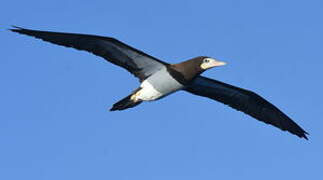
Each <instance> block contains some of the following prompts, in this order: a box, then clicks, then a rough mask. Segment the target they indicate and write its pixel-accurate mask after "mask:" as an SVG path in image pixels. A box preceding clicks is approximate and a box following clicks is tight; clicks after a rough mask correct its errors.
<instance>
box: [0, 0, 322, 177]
mask: <svg viewBox="0 0 323 180" xmlns="http://www.w3.org/2000/svg"><path fill="white" fill-rule="evenodd" d="M322 17H323V1H319V0H317V1H316V0H309V1H301V0H296V1H295V0H285V1H279V0H267V1H264V0H253V1H251V0H249V1H248V0H247V1H244V0H225V1H224V0H223V1H218V0H217V1H214V0H205V1H201V0H199V1H197V0H196V1H193V0H190V1H171V0H160V1H152V0H136V1H130V0H128V1H123V0H119V1H108V0H106V1H103V0H102V1H95V0H92V1H76V0H75V1H74V0H55V1H44V0H39V1H36V0H30V1H17V0H12V1H9V0H5V1H2V2H1V7H0V23H1V24H0V25H1V31H0V38H1V60H0V83H1V88H0V97H1V101H0V112H1V113H0V179H3V180H21V179H32V180H58V179H59V180H65V179H66V180H70V179H78V180H87V179H95V180H164V179H167V180H178V179H185V180H195V179H203V180H214V179H223V180H226V179H245V180H253V179H257V180H258V179H262V180H267V179H268V180H272V179H293V180H298V179H323V173H322V170H323V141H322V139H323V120H322V113H323V112H322V109H323V105H322V97H323V95H322V92H323V86H322V77H323V76H322V75H323V73H322V66H323V24H322ZM10 25H17V26H22V27H26V28H32V29H41V30H51V31H65V32H78V33H89V34H99V35H105V36H112V37H116V38H118V39H119V40H121V41H123V42H125V43H128V44H130V45H132V46H134V47H136V48H138V49H140V50H143V51H144V52H146V53H148V54H151V55H152V56H155V57H158V58H160V59H161V60H164V61H167V62H170V63H175V62H179V61H183V60H186V59H189V58H192V57H195V56H199V55H207V56H211V57H215V58H218V59H221V60H224V61H226V62H227V63H228V64H227V66H223V67H221V68H216V69H212V70H210V71H208V72H206V73H204V75H206V76H208V77H211V78H214V79H217V80H221V81H224V82H227V83H230V84H233V85H236V86H240V87H243V88H247V89H251V90H253V91H255V92H257V93H258V94H260V95H262V96H263V97H265V98H266V99H268V100H269V101H271V102H272V103H274V104H275V105H277V106H278V107H279V108H280V109H281V110H283V111H284V112H285V113H286V114H288V115H289V116H290V117H291V118H292V119H293V120H295V121H296V122H297V123H298V124H299V125H301V126H302V127H303V128H304V129H305V130H306V131H308V132H309V133H310V136H309V138H310V140H309V141H306V140H304V139H299V138H298V137H296V136H294V135H291V134H289V133H286V132H282V131H280V130H279V129H277V128H274V127H272V126H269V125H266V124H264V123H261V122H259V121H257V120H255V119H253V118H251V117H249V116H247V115H245V114H243V113H241V112H238V111H235V110H233V109H231V108H229V107H227V106H225V105H223V104H220V103H218V102H215V101H212V100H209V99H206V98H201V97H197V96H193V95H191V94H188V93H186V92H178V93H176V94H174V95H171V96H169V97H167V98H165V99H162V100H160V101H157V102H151V103H143V104H141V105H140V106H138V107H136V108H133V109H128V110H126V111H121V112H109V111H108V109H109V108H110V107H111V106H112V104H114V103H115V102H117V101H118V100H119V99H121V98H123V97H124V96H126V95H128V94H129V93H130V92H131V91H132V90H134V89H135V88H136V87H137V86H138V85H139V83H138V81H137V79H135V78H134V77H133V76H132V75H130V74H129V73H128V72H126V71H125V70H123V69H121V68H119V67H117V66H114V65H112V64H109V63H107V62H106V61H104V60H103V59H101V58H99V57H96V56H93V55H92V54H90V53H86V52H81V51H76V50H73V49H68V48H64V47H60V46H56V45H52V44H49V43H45V42H42V41H40V40H37V39H34V38H31V37H27V36H22V35H18V34H14V33H11V32H9V31H7V30H6V29H7V28H9V27H10Z"/></svg>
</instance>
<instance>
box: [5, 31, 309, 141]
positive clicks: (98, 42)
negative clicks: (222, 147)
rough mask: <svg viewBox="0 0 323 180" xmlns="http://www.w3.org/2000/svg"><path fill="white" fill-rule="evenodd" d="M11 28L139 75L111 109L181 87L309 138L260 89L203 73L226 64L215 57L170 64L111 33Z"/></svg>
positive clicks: (118, 108)
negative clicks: (217, 78) (112, 35)
mask: <svg viewBox="0 0 323 180" xmlns="http://www.w3.org/2000/svg"><path fill="white" fill-rule="evenodd" d="M10 30H11V31H13V32H17V33H20V34H25V35H29V36H33V37H35V38H39V39H42V40H44V41H48V42H51V43H54V44H58V45H62V46H65V47H72V48H75V49H78V50H85V51H88V52H91V53H93V54H95V55H97V56H101V57H102V58H104V59H105V60H107V61H109V62H111V63H113V64H115V65H118V66H121V67H123V68H125V69H126V70H128V71H129V72H130V73H132V74H133V75H134V76H136V77H137V78H138V79H139V81H140V83H141V84H140V87H139V88H138V89H136V90H135V91H133V92H132V93H131V94H130V95H129V96H127V97H125V98H123V99H122V100H120V101H119V102H117V103H115V104H114V105H113V107H112V108H111V111H116V110H124V109H127V108H131V107H134V106H136V105H138V104H140V103H141V102H143V101H153V100H158V99H160V98H163V97H165V96H167V95H169V94H171V93H174V92H176V91H178V90H184V91H187V92H190V93H192V94H195V95H198V96H204V97H208V98H211V99H214V100H216V101H219V102H221V103H224V104H226V105H228V106H230V107H232V108H234V109H236V110H239V111H242V112H244V113H246V114H248V115H250V116H252V117H254V118H256V119H258V120H260V121H262V122H265V123H267V124H271V125H273V126H276V127H278V128H280V129H281V130H284V131H289V132H290V133H292V134H295V135H297V136H298V137H301V138H305V139H307V137H306V134H308V133H307V132H306V131H304V130H303V129H302V128H301V127H300V126H298V125H297V124H296V123H295V122H294V121H293V120H292V119H290V118H289V117H288V116H287V115H286V114H284V113H283V112H282V111H280V110H279V109H278V108H277V107H275V106H274V105H273V104H271V103H270V102H268V101H267V100H265V99H264V98H262V97H261V96H259V95H257V94H256V93H254V92H252V91H249V90H245V89H242V88H239V87H235V86H232V85H229V84H226V83H223V82H220V81H217V80H213V79H210V78H207V77H203V76H201V75H200V74H201V73H203V72H204V71H205V70H207V69H210V68H213V67H218V66H222V65H224V64H225V63H224V62H222V61H219V60H216V59H214V58H210V57H206V56H200V57H196V58H193V59H190V60H187V61H184V62H181V63H178V64H169V63H166V62H163V61H161V60H158V59H157V58H155V57H152V56H150V55H148V54H146V53H144V52H142V51H140V50H137V49H135V48H133V47H131V46H129V45H127V44H125V43H123V42H121V41H119V40H117V39H115V38H111V37H103V36H95V35H86V34H74V33H60V32H50V31H38V30H30V29H25V28H20V27H15V26H14V28H13V29H10Z"/></svg>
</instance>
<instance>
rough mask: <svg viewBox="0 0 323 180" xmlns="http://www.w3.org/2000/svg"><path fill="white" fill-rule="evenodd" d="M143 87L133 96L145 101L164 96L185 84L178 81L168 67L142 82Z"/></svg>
mask: <svg viewBox="0 0 323 180" xmlns="http://www.w3.org/2000/svg"><path fill="white" fill-rule="evenodd" d="M140 87H141V89H140V90H139V91H137V92H136V93H135V94H134V96H133V98H134V99H140V100H143V101H153V100H156V99H159V98H162V97H164V96H166V95H168V94H171V93H172V92H175V91H177V90H180V89H182V88H183V85H182V84H180V83H179V82H177V81H176V80H175V79H174V78H173V77H172V76H171V75H170V74H169V73H168V72H167V69H166V68H163V69H161V70H160V71H158V72H157V73H155V74H154V75H152V76H150V77H149V78H147V79H146V80H144V81H143V82H142V83H141V84H140Z"/></svg>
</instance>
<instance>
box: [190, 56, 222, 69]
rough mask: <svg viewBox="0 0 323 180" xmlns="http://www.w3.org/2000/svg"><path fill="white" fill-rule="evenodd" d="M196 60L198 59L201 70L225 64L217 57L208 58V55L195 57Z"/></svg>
mask: <svg viewBox="0 0 323 180" xmlns="http://www.w3.org/2000/svg"><path fill="white" fill-rule="evenodd" d="M196 61H199V63H200V65H199V68H201V70H202V71H205V70H207V69H210V68H214V67H217V66H223V65H225V64H226V63H225V62H223V61H219V60H217V59H214V58H210V57H197V58H196Z"/></svg>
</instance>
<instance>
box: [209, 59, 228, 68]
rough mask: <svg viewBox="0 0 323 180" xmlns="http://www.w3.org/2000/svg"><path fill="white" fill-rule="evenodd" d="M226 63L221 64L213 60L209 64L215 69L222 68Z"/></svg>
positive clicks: (221, 62)
mask: <svg viewBox="0 0 323 180" xmlns="http://www.w3.org/2000/svg"><path fill="white" fill-rule="evenodd" d="M226 64H227V63H225V62H223V61H218V60H214V61H212V63H210V66H211V67H216V66H224V65H226Z"/></svg>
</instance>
